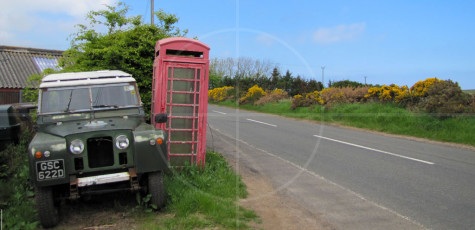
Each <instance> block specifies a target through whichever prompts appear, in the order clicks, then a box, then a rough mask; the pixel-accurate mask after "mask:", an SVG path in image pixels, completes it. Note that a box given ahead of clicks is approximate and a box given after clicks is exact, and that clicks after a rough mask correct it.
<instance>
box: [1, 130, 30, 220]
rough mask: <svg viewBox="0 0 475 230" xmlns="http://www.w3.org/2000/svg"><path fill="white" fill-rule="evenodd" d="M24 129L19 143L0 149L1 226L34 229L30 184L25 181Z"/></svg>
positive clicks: (26, 157) (27, 138) (25, 148)
mask: <svg viewBox="0 0 475 230" xmlns="http://www.w3.org/2000/svg"><path fill="white" fill-rule="evenodd" d="M31 138H32V134H30V133H28V132H24V133H23V134H22V136H21V140H20V144H18V145H9V146H8V147H7V148H6V149H5V150H3V151H1V152H0V209H2V211H3V219H2V224H3V226H1V227H2V228H3V229H35V228H36V227H37V225H38V221H37V219H36V208H35V206H34V202H33V195H34V194H33V187H32V186H31V185H30V183H29V182H28V172H29V171H28V155H27V154H28V143H29V141H30V140H31Z"/></svg>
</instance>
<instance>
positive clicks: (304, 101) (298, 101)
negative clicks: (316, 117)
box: [290, 94, 317, 110]
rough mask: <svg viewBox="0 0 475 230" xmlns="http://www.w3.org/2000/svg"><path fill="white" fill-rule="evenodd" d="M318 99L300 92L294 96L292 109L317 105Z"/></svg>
mask: <svg viewBox="0 0 475 230" xmlns="http://www.w3.org/2000/svg"><path fill="white" fill-rule="evenodd" d="M316 103H317V101H316V100H315V99H313V98H310V97H308V98H307V97H303V96H302V95H300V94H297V95H295V96H294V98H292V101H291V104H290V109H291V110H295V109H296V108H298V107H309V106H311V105H315V104H316Z"/></svg>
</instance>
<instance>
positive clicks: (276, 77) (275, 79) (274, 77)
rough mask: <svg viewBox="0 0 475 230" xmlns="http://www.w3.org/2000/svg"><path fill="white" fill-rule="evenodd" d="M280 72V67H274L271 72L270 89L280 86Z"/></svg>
mask: <svg viewBox="0 0 475 230" xmlns="http://www.w3.org/2000/svg"><path fill="white" fill-rule="evenodd" d="M280 78H281V76H280V72H279V69H278V68H277V67H274V69H273V70H272V74H271V80H270V88H269V89H270V90H274V89H276V88H278V86H277V85H278V83H279V81H280Z"/></svg>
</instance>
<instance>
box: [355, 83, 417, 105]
mask: <svg viewBox="0 0 475 230" xmlns="http://www.w3.org/2000/svg"><path fill="white" fill-rule="evenodd" d="M410 97H411V94H410V92H409V89H408V87H407V86H402V87H399V86H398V85H395V84H392V85H389V86H388V85H383V86H381V87H371V88H369V89H368V93H367V94H366V95H365V96H364V98H366V99H371V98H372V99H377V100H379V101H380V102H396V103H402V102H406V101H408V100H409V99H410Z"/></svg>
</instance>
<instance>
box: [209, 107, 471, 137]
mask: <svg viewBox="0 0 475 230" xmlns="http://www.w3.org/2000/svg"><path fill="white" fill-rule="evenodd" d="M213 104H216V105H223V106H228V107H233V108H236V107H239V108H241V109H246V110H252V111H257V112H262V113H270V114H275V115H280V116H285V117H291V118H300V119H307V120H315V121H322V122H328V123H335V124H340V125H345V126H351V127H357V128H363V129H369V130H374V131H379V132H386V133H391V134H398V135H407V136H414V137H420V138H426V139H430V140H436V141H444V142H452V143H459V144H466V145H471V146H475V138H474V134H473V130H475V116H473V114H465V115H459V116H457V117H452V118H447V119H439V118H437V117H436V116H433V115H431V114H428V113H424V112H410V111H408V110H406V109H405V108H402V107H401V106H399V105H397V104H391V103H387V104H381V103H367V104H335V105H333V106H332V107H331V108H330V109H324V108H323V106H311V107H299V108H296V109H295V110H291V109H290V106H291V101H290V100H282V101H279V102H274V103H267V104H265V105H259V106H257V105H251V104H245V105H238V104H237V103H236V102H233V101H223V102H219V103H213Z"/></svg>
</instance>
